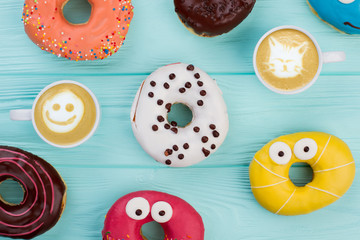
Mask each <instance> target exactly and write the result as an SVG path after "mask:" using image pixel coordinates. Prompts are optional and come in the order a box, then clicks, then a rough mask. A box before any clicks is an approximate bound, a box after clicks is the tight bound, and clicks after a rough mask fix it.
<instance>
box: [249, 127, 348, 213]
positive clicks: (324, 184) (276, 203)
mask: <svg viewBox="0 0 360 240" xmlns="http://www.w3.org/2000/svg"><path fill="white" fill-rule="evenodd" d="M304 138H308V139H309V138H310V139H312V140H314V141H315V142H316V144H317V151H316V154H315V156H314V157H312V158H311V159H308V160H300V159H299V158H297V157H296V156H295V154H294V146H295V144H296V143H297V142H298V141H299V140H301V139H304ZM275 142H283V143H285V144H287V145H288V146H289V147H290V149H291V159H290V160H289V162H287V163H286V164H284V165H280V164H278V163H276V162H274V161H273V160H272V159H271V157H270V153H269V150H270V147H271V145H273V144H274V143H275ZM296 162H305V163H308V164H309V165H310V166H311V167H312V169H313V171H314V176H313V180H312V181H311V182H310V183H308V184H306V185H305V186H303V187H297V186H295V185H294V184H293V183H292V182H291V180H290V178H289V169H290V167H291V165H292V164H293V163H296ZM249 171H250V173H249V174H250V184H251V188H252V192H253V193H254V196H255V198H256V200H257V201H258V202H259V204H260V205H261V206H263V207H264V208H265V209H267V210H269V211H270V212H273V213H275V214H280V215H299V214H306V213H310V212H313V211H315V210H318V209H320V208H323V207H325V206H327V205H329V204H331V203H333V202H335V201H336V200H337V199H339V198H340V197H341V196H342V195H343V194H344V193H345V192H346V191H347V190H348V189H349V187H350V186H351V184H352V182H353V180H354V176H355V163H354V159H353V157H352V154H351V151H350V149H349V147H348V146H347V145H346V143H344V142H343V141H342V140H341V139H339V138H337V137H335V136H333V135H330V134H327V133H321V132H301V133H294V134H290V135H285V136H281V137H279V138H276V139H274V140H272V141H271V142H269V143H268V144H266V145H265V146H264V147H263V148H262V149H261V150H260V151H258V152H257V153H256V154H255V156H254V159H253V160H252V162H251V164H250V168H249Z"/></svg>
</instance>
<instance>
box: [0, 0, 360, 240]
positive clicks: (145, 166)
mask: <svg viewBox="0 0 360 240" xmlns="http://www.w3.org/2000/svg"><path fill="white" fill-rule="evenodd" d="M133 2H134V6H135V16H134V20H133V22H132V26H131V27H130V31H129V34H128V35H127V39H126V41H125V45H124V46H123V47H122V49H121V50H120V51H119V52H118V53H117V54H116V55H114V56H112V57H109V58H108V59H106V60H103V61H94V62H70V61H67V60H65V59H61V58H57V57H55V56H52V55H51V54H48V53H46V52H42V51H41V50H40V49H39V48H38V47H36V46H35V45H34V44H33V43H32V42H31V41H30V40H29V39H28V37H27V36H26V34H25V32H24V30H23V25H22V23H21V21H20V18H21V12H22V5H23V2H22V1H21V0H1V4H2V5H1V7H0V50H1V54H0V132H1V135H0V139H1V141H0V144H1V145H11V146H15V147H20V148H23V149H24V150H27V151H30V152H32V153H34V154H37V155H39V156H41V157H42V158H44V159H45V160H47V161H49V162H50V163H51V164H53V165H54V167H56V168H57V169H58V170H59V172H60V173H61V175H62V176H63V178H64V180H65V181H66V183H67V185H68V201H67V207H66V209H65V212H64V214H63V216H62V218H61V220H60V221H59V223H58V224H57V225H56V226H55V227H54V228H53V229H52V230H50V231H49V232H47V233H46V234H44V235H42V236H40V237H38V238H37V239H39V240H46V239H53V240H65V239H66V240H72V239H77V240H92V239H94V240H95V239H101V235H100V232H101V229H102V226H103V220H104V215H105V213H106V212H107V210H108V209H109V207H110V206H111V205H112V203H113V202H114V201H115V200H116V199H117V198H119V197H121V196H122V195H124V194H126V193H129V192H132V191H136V190H145V189H149V190H158V191H164V192H168V193H170V194H174V195H177V196H179V197H181V198H183V199H185V200H186V201H188V202H189V203H190V204H192V205H193V206H194V207H195V208H196V209H197V210H198V211H199V213H200V214H201V215H202V217H203V219H204V222H205V229H206V240H219V239H224V240H227V239H256V240H258V239H259V240H263V239H264V240H265V239H284V240H285V239H295V240H301V239H334V240H335V239H341V238H344V239H358V238H359V237H358V236H359V235H360V228H359V226H360V207H359V201H360V185H359V181H360V179H359V177H358V176H357V177H356V179H355V181H354V184H353V186H352V187H351V188H350V190H349V191H348V192H347V193H346V195H345V196H344V197H343V198H341V199H340V200H338V201H337V202H335V203H334V204H332V205H330V206H328V207H326V208H324V209H322V210H319V211H317V212H314V213H312V214H308V215H305V216H296V217H284V216H276V215H274V214H271V213H269V212H267V211H266V210H264V209H263V208H262V207H261V206H260V205H258V204H257V202H256V201H255V199H254V197H253V195H252V193H251V189H250V185H249V180H248V165H249V163H250V161H251V159H252V157H253V155H254V154H255V152H256V151H258V150H259V149H260V148H261V147H262V146H263V145H264V144H265V143H267V142H268V141H270V140H272V139H273V138H275V137H278V136H280V135H283V134H289V133H293V132H297V131H324V132H328V133H331V134H334V135H336V136H338V137H340V138H342V139H343V140H344V141H345V142H346V143H347V144H348V145H349V147H350V149H351V150H352V152H353V155H354V157H355V159H356V162H357V164H359V162H358V159H359V156H360V137H359V133H360V125H359V122H360V94H359V92H360V84H359V81H360V68H359V63H360V61H359V56H360V49H359V44H360V38H359V37H358V36H348V35H343V34H340V33H338V32H336V31H334V30H333V29H332V28H330V27H329V26H327V25H326V24H324V23H323V22H321V21H320V20H319V19H317V17H315V16H314V15H313V14H312V13H311V11H310V10H309V8H308V6H307V4H306V1H305V0H291V1H287V0H258V1H257V3H256V5H255V8H254V11H253V12H252V14H251V15H250V16H249V17H248V18H247V19H246V20H245V21H244V22H243V23H242V24H241V25H240V26H238V27H237V28H236V29H234V30H233V31H232V32H230V33H229V34H226V35H223V36H220V37H216V38H200V37H197V36H195V35H192V34H190V33H189V32H188V31H187V30H186V29H185V28H184V27H183V25H182V24H181V23H180V21H179V20H178V18H177V16H176V14H175V12H174V9H173V8H174V7H173V3H172V1H171V0H156V1H149V0H133ZM284 24H292V25H297V26H300V27H303V28H305V29H307V30H308V31H310V32H311V33H312V34H313V35H314V36H315V37H316V38H317V39H318V42H319V44H320V46H321V47H322V49H323V50H325V51H327V50H343V51H345V52H346V54H347V61H346V62H344V63H334V64H328V65H325V66H324V68H323V72H322V74H321V76H320V78H319V80H318V81H317V82H316V83H315V85H314V86H313V87H311V88H310V89H309V90H307V91H306V92H304V93H302V94H299V95H294V96H282V95H277V94H275V93H272V92H270V91H269V90H267V89H266V88H265V87H263V86H262V85H261V83H260V82H259V81H258V80H257V78H256V76H255V74H254V71H253V67H252V51H253V49H254V47H255V45H256V43H257V40H258V39H259V38H260V37H261V35H262V34H264V33H265V32H266V31H267V30H269V29H270V28H272V27H275V26H278V25H284ZM179 61H182V62H188V63H193V64H194V65H196V66H198V67H200V68H202V69H203V70H205V71H207V72H208V73H209V74H210V75H211V76H212V77H214V78H215V79H216V80H217V82H218V85H219V86H220V88H221V89H222V91H223V94H224V99H225V101H226V103H227V106H228V112H229V118H230V132H229V134H228V137H227V139H226V140H225V142H224V144H223V145H222V146H221V147H220V148H219V150H218V151H217V152H216V153H215V154H213V155H211V157H210V158H208V159H207V160H205V161H203V162H201V163H200V164H197V165H195V166H192V167H188V168H183V169H172V168H168V167H166V166H164V165H161V164H159V163H157V162H155V161H154V160H153V159H152V158H151V157H150V156H148V155H147V154H146V153H145V152H144V151H143V150H142V148H141V147H140V145H139V144H138V143H137V141H136V139H135V138H134V136H133V134H132V131H131V123H130V116H129V115H130V107H131V104H132V101H133V98H134V96H135V93H136V91H137V89H138V87H139V86H140V83H141V82H142V81H143V80H144V79H145V78H146V77H147V75H148V74H150V73H151V72H152V71H154V70H155V69H157V68H158V67H160V66H162V65H165V64H169V63H172V62H179ZM62 79H70V80H75V81H79V82H81V83H84V84H85V85H87V86H88V87H89V88H90V89H91V90H92V91H93V92H94V93H95V94H96V96H97V97H98V99H99V102H100V104H101V109H102V120H101V123H100V126H99V128H98V131H97V132H96V133H95V135H94V136H93V137H92V138H91V139H90V140H89V141H88V142H86V143H85V144H83V145H81V146H79V147H77V148H74V149H56V148H54V147H51V146H49V145H47V144H46V143H44V142H43V141H42V140H41V139H40V138H39V137H38V136H36V134H35V131H34V130H33V128H32V126H31V123H30V122H12V121H11V120H10V119H9V111H10V110H11V109H21V108H30V107H31V104H32V102H33V100H34V99H35V97H36V95H37V93H38V92H39V91H40V90H41V89H42V88H43V87H45V86H46V85H48V84H50V83H52V82H54V81H57V80H62ZM295 172H297V174H298V178H300V180H301V178H302V175H301V174H302V173H303V170H302V168H301V167H298V170H296V171H295ZM5 191H9V192H11V191H12V190H11V189H5ZM0 239H1V240H3V239H4V240H5V239H6V238H2V237H0ZM151 240H152V239H151Z"/></svg>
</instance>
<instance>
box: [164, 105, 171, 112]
mask: <svg viewBox="0 0 360 240" xmlns="http://www.w3.org/2000/svg"><path fill="white" fill-rule="evenodd" d="M165 108H166V109H167V112H170V111H171V103H167V104H166V105H165Z"/></svg>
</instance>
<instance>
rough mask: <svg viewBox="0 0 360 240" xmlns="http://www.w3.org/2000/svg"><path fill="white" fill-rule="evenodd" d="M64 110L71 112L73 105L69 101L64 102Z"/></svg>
mask: <svg viewBox="0 0 360 240" xmlns="http://www.w3.org/2000/svg"><path fill="white" fill-rule="evenodd" d="M65 109H66V111H68V112H72V111H73V110H74V105H73V104H71V103H68V104H66V107H65Z"/></svg>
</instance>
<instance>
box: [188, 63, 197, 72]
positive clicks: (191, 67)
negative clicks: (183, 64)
mask: <svg viewBox="0 0 360 240" xmlns="http://www.w3.org/2000/svg"><path fill="white" fill-rule="evenodd" d="M186 69H187V70H189V71H194V69H195V67H194V65H192V64H190V65H189V66H187V68H186Z"/></svg>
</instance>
